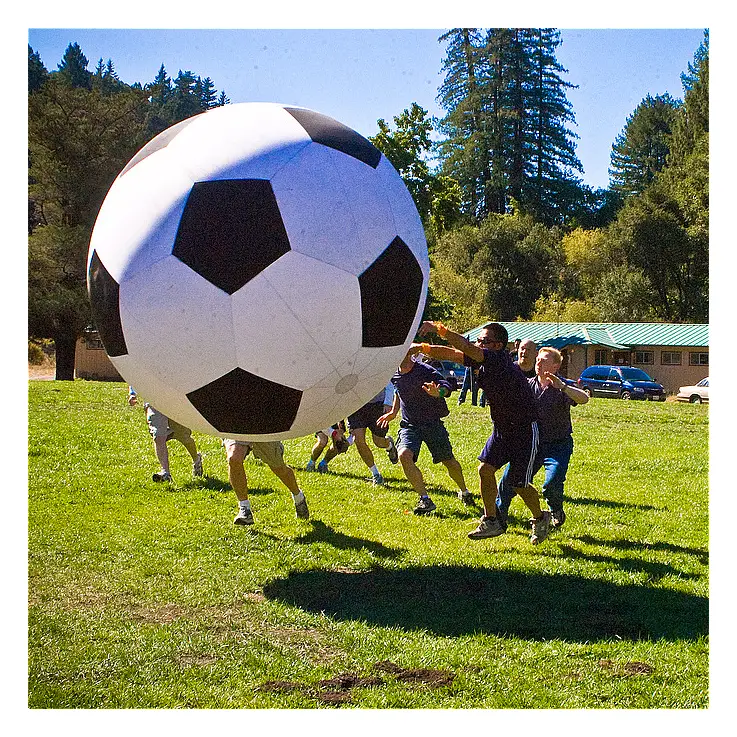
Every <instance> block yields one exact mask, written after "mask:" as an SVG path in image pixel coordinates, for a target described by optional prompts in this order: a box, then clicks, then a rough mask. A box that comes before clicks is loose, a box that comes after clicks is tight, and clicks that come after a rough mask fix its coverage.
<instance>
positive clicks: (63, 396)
mask: <svg viewBox="0 0 737 737" xmlns="http://www.w3.org/2000/svg"><path fill="white" fill-rule="evenodd" d="M454 396H455V395H454ZM29 401H30V404H29V507H28V511H29V519H28V545H29V550H28V556H29V557H28V571H29V589H28V590H29V602H28V606H29V610H28V611H29V613H28V623H29V631H28V644H29V650H28V653H29V669H28V674H29V675H28V677H29V682H28V705H29V707H31V708H85V709H97V708H117V709H125V708H188V707H195V708H222V709H229V708H250V707H254V708H324V709H331V708H336V707H341V708H343V709H350V708H415V709H420V708H423V709H427V708H438V709H461V708H462V709H468V708H475V709H478V708H484V709H491V708H509V709H529V708H538V707H540V708H548V709H571V708H576V709H585V708H620V709H635V708H636V709H661V708H678V709H703V708H705V707H707V706H708V690H707V689H708V670H709V668H708V629H709V626H708V591H709V588H708V587H709V582H708V508H707V496H708V411H709V410H708V407H705V406H694V405H679V404H674V403H670V402H668V403H663V404H655V403H652V404H651V403H640V402H621V401H615V400H606V399H594V400H592V401H591V402H589V404H587V405H585V406H583V407H578V408H576V409H574V410H573V414H574V434H575V440H576V450H575V452H574V456H573V461H572V464H571V469H570V472H569V481H568V502H567V513H568V521H567V523H566V525H565V526H564V527H563V528H562V529H561V530H558V531H555V532H553V533H552V534H551V536H550V537H549V538H548V540H547V541H546V542H545V543H543V544H542V545H540V546H538V547H533V546H531V545H530V543H529V542H528V529H527V528H528V526H527V514H526V510H525V508H524V506H523V505H522V503H521V501H520V500H518V499H517V500H515V502H514V504H513V506H512V509H511V514H512V519H511V524H510V528H509V532H508V533H507V534H506V535H503V536H502V537H500V538H496V539H493V540H486V541H471V540H469V539H468V538H467V537H466V533H467V532H469V531H470V530H471V529H473V527H474V526H475V523H476V520H477V518H478V515H479V513H480V508H467V507H464V506H463V505H462V504H461V503H460V502H459V501H458V499H457V498H456V497H455V493H454V489H453V486H452V483H451V482H450V480H449V479H448V477H447V475H446V474H445V470H444V468H442V467H441V466H438V467H433V466H432V464H431V463H430V461H429V457H428V456H427V455H425V453H426V451H423V456H422V457H421V459H420V466H421V468H422V469H423V471H424V472H425V475H426V478H427V479H428V481H429V482H430V486H431V495H432V497H433V499H434V501H435V502H436V504H437V505H438V510H437V512H436V513H435V514H433V515H432V516H430V517H426V518H420V517H415V516H414V515H412V513H411V510H412V508H413V506H414V504H415V496H414V494H413V492H412V490H411V488H410V487H409V484H408V483H407V482H406V481H405V479H404V478H403V476H402V473H401V469H400V467H399V466H391V465H390V464H389V463H388V460H387V459H386V456H385V455H384V454H383V453H382V452H377V460H378V463H379V466H380V468H381V470H382V471H383V472H384V474H385V478H386V479H387V481H388V485H387V486H386V487H385V488H378V489H374V488H373V487H372V486H371V485H369V484H368V483H367V482H365V481H364V478H365V476H366V469H365V467H364V466H363V464H362V463H361V461H360V459H359V458H358V455H357V453H356V451H355V449H351V450H350V452H349V453H348V454H347V455H344V456H340V457H339V458H337V459H336V460H334V461H333V462H332V464H331V467H332V469H333V471H334V473H332V474H329V475H319V474H311V473H307V472H305V471H304V470H302V469H303V468H304V464H305V462H306V460H307V458H308V454H309V449H310V447H311V445H312V439H311V438H301V439H297V440H292V441H288V442H287V443H286V453H287V460H288V461H289V462H290V464H291V465H292V466H293V467H295V469H296V470H297V475H298V479H299V481H300V485H301V487H302V488H303V489H304V491H305V493H306V495H307V498H308V500H309V503H310V510H311V513H312V518H311V519H310V520H309V521H301V520H297V519H295V517H294V509H293V505H292V502H291V500H290V498H289V493H288V492H287V491H286V490H285V489H284V488H283V487H280V486H279V484H278V482H277V481H276V479H275V478H274V476H273V475H272V474H271V473H270V472H269V470H268V468H267V467H266V466H263V465H262V464H260V463H259V462H258V461H255V460H253V459H252V458H249V459H248V460H247V461H246V470H247V472H248V475H249V482H250V485H251V499H252V504H253V509H254V515H255V517H256V525H255V527H254V528H253V529H244V528H241V527H235V526H234V525H233V524H232V520H233V516H234V514H235V511H236V504H235V496H234V494H233V492H232V490H231V489H230V487H229V486H228V483H227V471H226V463H225V455H224V452H223V450H222V447H221V445H220V444H219V441H218V440H217V439H216V438H211V437H207V436H204V435H199V434H195V437H196V439H197V442H198V444H199V445H200V446H201V450H202V452H203V455H204V464H205V477H204V478H202V479H197V480H193V479H192V478H191V464H190V460H189V456H188V455H187V454H186V452H185V450H184V449H183V448H182V447H181V446H179V445H177V444H170V453H171V456H172V472H173V474H174V477H175V482H176V483H175V484H174V485H166V484H165V485H160V484H155V483H153V482H152V480H151V473H152V472H153V471H154V470H156V468H157V466H156V463H155V456H154V453H153V445H152V443H151V440H150V438H149V436H148V433H147V431H146V425H145V419H144V413H143V410H142V408H131V407H128V405H127V402H126V386H125V385H124V384H115V383H94V382H83V381H76V382H73V383H71V382H56V381H43V382H29ZM451 404H452V410H451V416H450V418H448V420H447V426H448V428H449V430H450V435H451V440H452V442H453V445H454V448H455V451H456V455H457V457H458V459H459V460H460V461H461V464H462V466H463V468H464V471H465V473H466V478H467V480H468V482H469V486H470V488H471V489H472V490H473V491H474V492H476V493H478V479H477V475H476V471H475V468H476V460H475V458H476V455H477V453H478V451H479V450H480V448H481V446H482V444H483V442H484V441H485V439H486V437H487V435H488V433H489V431H490V422H489V418H488V414H487V412H486V410H482V409H480V408H476V407H472V406H470V405H469V404H465V405H463V406H461V407H458V406H456V405H455V404H454V402H452V401H451ZM395 430H396V423H395V424H394V426H393V431H395ZM540 480H541V479H540V477H539V476H538V478H537V481H538V482H540Z"/></svg>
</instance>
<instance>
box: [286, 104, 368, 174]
mask: <svg viewBox="0 0 737 737" xmlns="http://www.w3.org/2000/svg"><path fill="white" fill-rule="evenodd" d="M284 109H285V110H286V111H287V112H288V113H289V114H290V115H291V116H292V117H293V118H294V119H295V120H296V121H297V122H298V123H299V124H300V125H301V126H302V127H303V128H304V129H305V131H307V135H309V137H310V138H311V139H312V140H313V141H314V142H315V143H321V144H322V145H323V146H328V147H329V148H334V149H335V150H336V151H342V152H343V153H344V154H348V156H352V157H353V158H354V159H358V160H359V161H363V163H364V164H368V165H369V166H370V167H372V168H374V169H376V167H377V166H378V165H379V160H380V159H381V151H379V149H378V148H376V146H374V144H373V143H371V141H369V140H368V139H366V138H364V137H363V136H362V135H361V134H360V133H356V131H354V130H353V128H349V127H348V126H347V125H343V123H339V122H338V121H337V120H335V119H334V118H331V117H329V116H327V115H323V114H322V113H316V112H315V111H314V110H302V109H300V108H293V107H287V108H284Z"/></svg>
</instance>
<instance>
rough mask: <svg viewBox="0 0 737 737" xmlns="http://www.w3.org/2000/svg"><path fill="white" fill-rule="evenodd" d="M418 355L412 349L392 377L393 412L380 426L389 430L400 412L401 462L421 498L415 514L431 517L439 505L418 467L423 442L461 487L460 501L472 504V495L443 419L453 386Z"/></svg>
mask: <svg viewBox="0 0 737 737" xmlns="http://www.w3.org/2000/svg"><path fill="white" fill-rule="evenodd" d="M416 353H417V351H416V348H413V349H410V350H409V351H408V352H407V355H406V356H405V357H404V359H403V360H402V363H401V364H400V365H399V369H398V370H397V372H396V373H395V374H394V376H392V379H391V383H392V384H393V385H394V389H395V393H394V402H393V404H392V408H391V410H390V411H389V412H387V413H385V414H383V415H382V416H381V417H380V418H379V419H378V421H377V424H378V425H379V426H381V427H389V423H390V422H391V421H392V420H393V419H394V418H395V417H396V416H397V414H398V413H399V410H400V409H401V411H402V420H401V422H400V423H399V435H398V437H397V450H398V452H399V462H400V463H401V464H402V470H403V471H404V475H405V476H406V477H407V480H408V481H409V482H410V484H412V488H413V489H414V490H415V491H416V492H417V493H418V494H419V496H420V499H419V502H418V503H417V506H416V507H415V509H414V513H415V514H429V513H430V512H432V511H433V510H435V509H436V506H435V503H434V502H433V501H432V499H430V497H429V496H428V494H427V487H426V486H425V480H424V478H423V476H422V471H420V469H419V468H418V467H417V458H418V456H419V454H420V449H421V447H422V444H423V443H425V445H427V447H428V449H429V450H430V453H431V455H432V460H433V463H442V464H443V465H444V466H445V467H446V468H447V469H448V474H449V475H450V477H451V479H453V481H454V482H455V484H456V486H458V497H459V498H460V499H461V501H462V502H464V504H471V503H472V501H473V496H472V494H471V492H470V491H468V489H467V487H466V481H465V479H464V478H463V470H462V469H461V464H460V463H458V461H457V460H456V458H455V457H454V455H453V447H452V446H451V444H450V438H449V436H448V430H447V429H446V427H445V425H444V424H443V420H442V418H443V417H447V416H448V415H449V414H450V411H449V410H448V405H447V404H446V403H445V397H447V396H448V395H449V394H450V393H451V386H450V383H449V382H448V381H446V379H445V378H443V375H442V374H441V373H440V372H439V371H436V370H435V369H434V368H432V366H429V365H428V364H426V363H423V362H422V361H421V360H419V359H418V358H417V357H416Z"/></svg>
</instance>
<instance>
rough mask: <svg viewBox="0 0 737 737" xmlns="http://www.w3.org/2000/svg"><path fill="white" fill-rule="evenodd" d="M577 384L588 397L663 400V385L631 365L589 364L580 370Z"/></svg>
mask: <svg viewBox="0 0 737 737" xmlns="http://www.w3.org/2000/svg"><path fill="white" fill-rule="evenodd" d="M578 385H579V386H580V387H581V389H583V390H584V391H585V392H586V394H588V395H589V396H590V397H618V398H619V399H645V400H650V401H652V402H664V401H665V388H664V387H663V385H662V384H658V382H657V381H655V380H654V379H653V378H652V377H650V376H648V375H647V374H646V373H645V372H644V371H643V370H642V369H638V368H633V367H632V366H589V367H588V368H585V369H584V370H583V371H582V372H581V376H580V377H579V378H578Z"/></svg>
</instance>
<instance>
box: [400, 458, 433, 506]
mask: <svg viewBox="0 0 737 737" xmlns="http://www.w3.org/2000/svg"><path fill="white" fill-rule="evenodd" d="M399 461H400V463H401V464H402V470H403V471H404V475H405V476H406V477H407V481H409V482H410V484H412V488H413V489H414V490H415V491H416V492H417V493H418V494H419V495H420V496H424V495H425V494H427V487H426V486H425V479H423V478H422V472H421V471H420V469H419V468H417V464H416V463H415V459H414V455H413V453H412V451H411V450H409V449H408V448H403V449H402V450H401V451H400V453H399Z"/></svg>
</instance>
